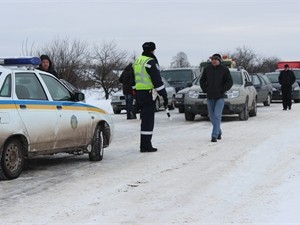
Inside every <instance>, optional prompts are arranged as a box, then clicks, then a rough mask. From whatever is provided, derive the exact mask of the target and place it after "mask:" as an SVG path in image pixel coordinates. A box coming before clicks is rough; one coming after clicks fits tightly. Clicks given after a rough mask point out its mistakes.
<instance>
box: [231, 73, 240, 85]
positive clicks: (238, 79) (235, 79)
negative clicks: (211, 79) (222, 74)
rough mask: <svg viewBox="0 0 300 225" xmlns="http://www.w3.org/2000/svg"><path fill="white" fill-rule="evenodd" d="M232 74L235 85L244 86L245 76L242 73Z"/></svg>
mask: <svg viewBox="0 0 300 225" xmlns="http://www.w3.org/2000/svg"><path fill="white" fill-rule="evenodd" d="M230 74H231V77H232V80H233V83H234V84H239V85H242V84H243V76H242V73H241V72H240V71H230Z"/></svg>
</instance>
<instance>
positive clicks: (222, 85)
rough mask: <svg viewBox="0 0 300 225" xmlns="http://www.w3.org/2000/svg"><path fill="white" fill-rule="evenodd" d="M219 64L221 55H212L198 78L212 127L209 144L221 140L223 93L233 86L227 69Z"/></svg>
mask: <svg viewBox="0 0 300 225" xmlns="http://www.w3.org/2000/svg"><path fill="white" fill-rule="evenodd" d="M221 62H222V59H221V55H220V54H214V55H213V56H212V57H211V64H209V65H208V66H206V67H205V68H204V70H203V73H202V76H201V78H200V87H201V88H202V90H203V92H204V93H207V108H208V115H209V119H210V121H211V123H212V125H213V129H212V134H211V142H217V139H219V140H220V139H221V135H222V131H221V119H222V112H223V108H224V102H225V100H224V97H225V92H226V91H228V90H229V89H230V88H231V87H232V85H233V81H232V77H231V75H230V72H229V69H228V68H227V67H226V66H223V65H221Z"/></svg>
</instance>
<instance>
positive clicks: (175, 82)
mask: <svg viewBox="0 0 300 225" xmlns="http://www.w3.org/2000/svg"><path fill="white" fill-rule="evenodd" d="M160 74H161V76H162V77H164V78H165V79H166V80H167V81H168V83H169V84H170V85H171V86H172V87H174V88H175V90H176V92H177V91H179V90H181V89H183V88H186V87H187V84H188V83H191V82H192V81H193V80H194V79H195V78H196V77H198V76H199V75H200V70H199V68H197V69H194V68H173V69H167V70H162V71H160Z"/></svg>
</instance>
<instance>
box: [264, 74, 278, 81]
mask: <svg viewBox="0 0 300 225" xmlns="http://www.w3.org/2000/svg"><path fill="white" fill-rule="evenodd" d="M266 76H267V77H268V78H269V80H270V81H271V83H278V76H279V73H266Z"/></svg>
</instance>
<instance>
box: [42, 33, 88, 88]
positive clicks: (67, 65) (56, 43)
mask: <svg viewBox="0 0 300 225" xmlns="http://www.w3.org/2000/svg"><path fill="white" fill-rule="evenodd" d="M38 54H39V55H41V54H47V55H49V57H50V59H51V60H52V62H53V64H54V66H55V70H56V71H57V74H58V76H59V78H61V79H65V80H67V81H69V82H70V83H71V84H73V85H75V86H76V87H78V88H86V87H88V86H91V85H92V84H91V82H90V80H89V78H88V73H89V68H90V67H89V65H90V64H89V63H90V56H89V50H88V45H87V44H86V43H84V42H81V41H79V40H69V38H65V39H59V38H55V39H53V41H52V42H50V43H49V44H47V45H46V46H45V47H43V48H41V49H39V50H38Z"/></svg>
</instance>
